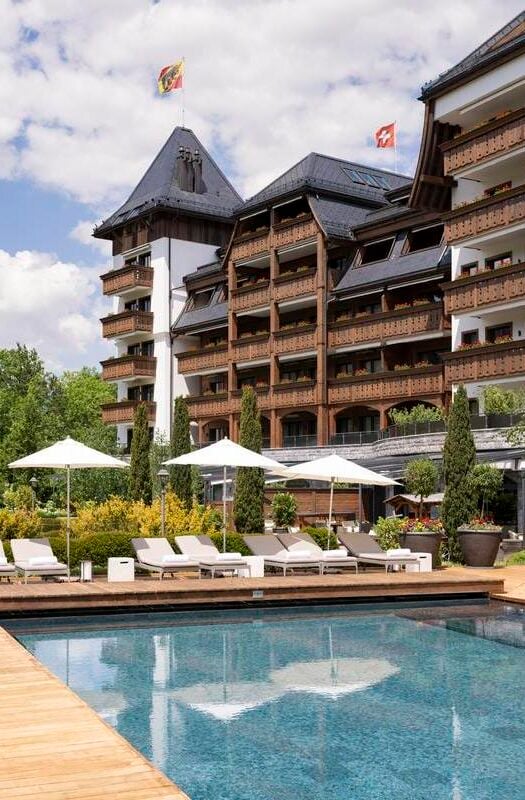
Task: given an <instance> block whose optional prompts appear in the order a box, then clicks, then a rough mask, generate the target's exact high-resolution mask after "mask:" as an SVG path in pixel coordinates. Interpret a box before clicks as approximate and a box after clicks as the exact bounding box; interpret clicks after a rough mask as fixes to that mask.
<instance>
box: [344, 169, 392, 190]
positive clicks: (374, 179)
mask: <svg viewBox="0 0 525 800" xmlns="http://www.w3.org/2000/svg"><path fill="white" fill-rule="evenodd" d="M343 171H344V172H346V174H347V175H348V177H349V178H350V179H351V180H352V181H353V183H360V184H364V185H365V186H373V187H374V189H390V184H389V183H388V181H387V180H386V178H384V177H383V176H382V175H372V173H371V172H362V171H361V170H358V169H346V168H345V167H343Z"/></svg>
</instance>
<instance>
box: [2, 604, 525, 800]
mask: <svg viewBox="0 0 525 800" xmlns="http://www.w3.org/2000/svg"><path fill="white" fill-rule="evenodd" d="M524 624H525V614H524V613H523V612H521V611H520V610H519V609H512V608H505V607H502V606H499V605H498V606H493V605H489V604H487V605H477V606H469V605H457V606H441V607H436V606H419V607H412V606H410V605H407V606H406V607H399V606H398V607H395V608H381V609H378V608H377V607H376V608H374V607H369V608H360V609H358V610H355V609H352V608H351V607H341V606H339V607H328V608H317V609H315V608H314V609H310V610H309V611H308V612H305V611H304V610H301V611H299V610H294V609H284V610H279V611H277V610H267V611H265V610H257V611H255V610H254V611H249V610H246V611H243V612H235V611H231V612H215V613H213V614H211V613H210V614H206V613H200V614H198V613H190V612H188V613H185V614H180V613H179V614H172V615H170V614H162V615H159V614H151V615H136V616H131V615H125V616H123V617H113V618H111V617H104V618H97V617H91V618H67V619H66V618H64V619H55V620H46V621H44V620H32V621H20V622H15V623H12V624H11V625H9V626H8V627H10V628H11V630H12V632H13V633H14V634H15V635H16V636H17V637H18V638H19V639H20V641H22V642H23V643H24V644H25V646H26V647H27V648H28V649H29V650H30V651H31V652H32V653H34V655H35V656H36V657H37V658H38V659H40V661H42V662H43V663H44V664H45V665H46V666H47V667H49V668H50V669H51V670H52V671H53V672H54V673H55V674H56V675H58V676H59V677H60V678H61V679H62V680H63V681H65V682H67V683H68V684H69V686H70V687H71V688H72V689H73V690H74V691H75V692H77V693H78V694H79V695H81V696H82V697H83V698H85V700H86V701H87V702H88V703H90V704H91V705H92V706H93V707H94V708H95V709H96V710H97V711H98V713H99V714H100V715H101V716H102V717H103V718H104V719H106V720H107V721H109V722H110V723H111V724H112V725H113V726H114V727H115V728H116V729H117V730H118V731H119V732H120V733H121V734H123V736H125V737H126V738H127V739H128V740H129V741H130V742H131V743H132V744H133V745H134V746H135V747H137V748H138V749H139V750H140V751H141V752H142V753H143V754H144V755H145V756H146V757H147V758H149V759H150V760H152V761H153V762H154V763H155V764H156V765H157V766H158V767H159V768H160V769H161V770H163V771H164V772H165V773H166V774H167V775H168V776H169V777H170V778H172V779H173V781H174V782H175V783H177V784H178V785H179V786H180V787H181V788H182V789H183V790H184V791H186V792H187V793H188V794H189V796H190V797H191V798H192V800H212V798H213V800H312V798H316V799H317V800H319V799H322V800H416V799H417V800H523V798H524V797H525V758H524V748H525V692H524V691H523V677H524V675H525V649H524V645H525V633H524V631H525V628H524Z"/></svg>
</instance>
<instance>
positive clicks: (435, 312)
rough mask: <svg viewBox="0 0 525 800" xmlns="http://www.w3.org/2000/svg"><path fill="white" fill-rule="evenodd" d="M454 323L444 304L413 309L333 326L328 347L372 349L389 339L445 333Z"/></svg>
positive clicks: (342, 322) (380, 314) (361, 318)
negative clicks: (447, 316) (364, 347)
mask: <svg viewBox="0 0 525 800" xmlns="http://www.w3.org/2000/svg"><path fill="white" fill-rule="evenodd" d="M449 327H450V323H449V322H448V320H446V319H445V318H444V316H443V306H442V304H441V303H438V304H436V303H429V304H428V305H421V306H417V305H416V306H410V307H408V308H400V309H397V310H395V311H382V312H380V313H378V314H374V315H373V316H371V317H368V316H367V317H357V318H356V317H354V318H352V319H349V320H348V321H347V320H344V321H339V322H333V323H331V325H330V330H329V331H328V347H330V348H338V347H343V346H344V345H349V346H355V345H359V344H363V345H369V344H370V343H371V342H384V341H385V340H386V339H402V338H403V337H408V336H417V337H418V338H420V337H421V338H423V337H424V334H425V333H435V332H438V331H444V330H445V329H448V328H449Z"/></svg>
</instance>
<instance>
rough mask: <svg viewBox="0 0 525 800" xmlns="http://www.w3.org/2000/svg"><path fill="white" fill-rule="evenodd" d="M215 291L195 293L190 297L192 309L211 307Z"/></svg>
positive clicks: (207, 290) (208, 290)
mask: <svg viewBox="0 0 525 800" xmlns="http://www.w3.org/2000/svg"><path fill="white" fill-rule="evenodd" d="M213 292H214V290H213V289H206V290H205V291H202V292H194V294H192V295H191V297H190V309H191V310H194V309H197V308H206V306H209V304H210V300H211V298H212V294H213Z"/></svg>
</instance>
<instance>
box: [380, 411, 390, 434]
mask: <svg viewBox="0 0 525 800" xmlns="http://www.w3.org/2000/svg"><path fill="white" fill-rule="evenodd" d="M385 428H388V414H387V409H386V408H385V407H384V406H381V408H380V409H379V429H380V430H382V431H384V430H385Z"/></svg>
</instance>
